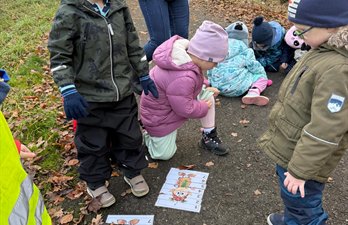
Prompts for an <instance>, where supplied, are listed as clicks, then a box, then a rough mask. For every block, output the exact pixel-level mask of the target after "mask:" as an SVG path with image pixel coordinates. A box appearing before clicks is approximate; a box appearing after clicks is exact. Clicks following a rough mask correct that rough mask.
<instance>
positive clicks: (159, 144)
mask: <svg viewBox="0 0 348 225" xmlns="http://www.w3.org/2000/svg"><path fill="white" fill-rule="evenodd" d="M227 53H228V35H227V33H226V31H225V30H224V29H223V28H222V27H221V26H219V25H217V24H215V23H213V22H211V21H204V22H203V24H202V25H201V26H200V27H199V28H198V29H197V31H196V33H195V35H194V36H193V37H192V39H191V40H190V41H189V40H187V39H183V38H181V37H180V36H177V35H176V36H173V37H172V38H170V39H169V40H167V41H166V42H164V43H163V44H162V45H160V46H159V47H158V48H157V49H156V51H155V52H154V54H153V61H154V63H155V64H156V66H155V67H154V68H153V69H152V70H151V71H150V77H151V79H153V81H154V82H155V84H156V87H157V90H158V93H159V98H158V99H156V98H154V97H153V96H152V95H144V94H142V96H141V99H140V114H141V121H142V123H143V126H144V141H145V144H146V146H147V148H148V150H149V153H150V156H151V158H153V159H161V160H168V159H170V158H171V157H172V156H173V155H174V153H175V152H176V149H177V147H176V144H175V141H176V135H177V129H178V128H179V127H181V125H183V123H184V122H185V121H187V120H188V119H200V120H201V123H202V127H203V131H202V139H201V141H200V143H199V144H200V147H201V148H204V149H207V150H209V151H211V152H213V153H215V154H216V155H225V154H227V153H228V149H227V147H226V146H224V145H223V144H222V142H221V140H220V139H219V137H218V135H217V131H216V127H215V101H214V95H215V96H216V95H218V93H219V91H218V90H217V89H216V88H211V87H208V88H205V87H204V85H203V84H204V76H203V73H204V72H205V71H207V70H209V69H212V68H214V67H215V66H216V65H217V63H219V62H221V61H223V60H224V58H225V56H226V55H227ZM202 88H203V89H202Z"/></svg>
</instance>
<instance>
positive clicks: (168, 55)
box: [152, 35, 201, 73]
mask: <svg viewBox="0 0 348 225" xmlns="http://www.w3.org/2000/svg"><path fill="white" fill-rule="evenodd" d="M188 44H189V40H187V39H184V38H182V37H180V36H178V35H175V36H173V37H171V38H170V39H169V40H167V41H165V42H164V43H163V44H162V45H160V46H158V48H157V49H156V50H155V52H154V53H153V58H152V59H153V61H154V63H155V64H156V65H157V66H159V67H161V68H162V69H164V70H182V71H183V70H194V71H196V72H197V73H201V72H200V70H199V68H198V67H197V66H196V65H195V64H194V63H193V62H192V60H191V57H190V56H189V55H188V54H187V52H186V50H187V47H188Z"/></svg>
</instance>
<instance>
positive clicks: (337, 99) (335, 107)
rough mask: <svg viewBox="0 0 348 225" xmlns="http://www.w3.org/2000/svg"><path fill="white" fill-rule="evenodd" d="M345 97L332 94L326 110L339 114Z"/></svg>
mask: <svg viewBox="0 0 348 225" xmlns="http://www.w3.org/2000/svg"><path fill="white" fill-rule="evenodd" d="M344 100H345V97H342V96H339V95H335V94H332V95H331V98H330V99H329V102H328V103H327V108H328V109H329V111H330V112H332V113H336V112H339V111H340V110H341V108H342V106H343V104H344Z"/></svg>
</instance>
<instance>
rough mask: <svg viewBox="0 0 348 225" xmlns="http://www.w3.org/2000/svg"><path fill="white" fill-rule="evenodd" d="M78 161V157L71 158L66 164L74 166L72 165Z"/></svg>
mask: <svg viewBox="0 0 348 225" xmlns="http://www.w3.org/2000/svg"><path fill="white" fill-rule="evenodd" d="M78 163H79V160H78V159H72V160H69V162H68V166H74V165H76V164H78Z"/></svg>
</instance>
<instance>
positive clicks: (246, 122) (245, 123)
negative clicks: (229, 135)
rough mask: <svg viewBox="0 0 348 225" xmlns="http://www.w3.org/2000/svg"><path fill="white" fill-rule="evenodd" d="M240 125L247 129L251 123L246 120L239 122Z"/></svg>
mask: <svg viewBox="0 0 348 225" xmlns="http://www.w3.org/2000/svg"><path fill="white" fill-rule="evenodd" d="M239 123H240V124H242V125H243V126H245V127H247V126H248V124H249V123H250V121H249V120H246V119H242V120H241V121H239Z"/></svg>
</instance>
